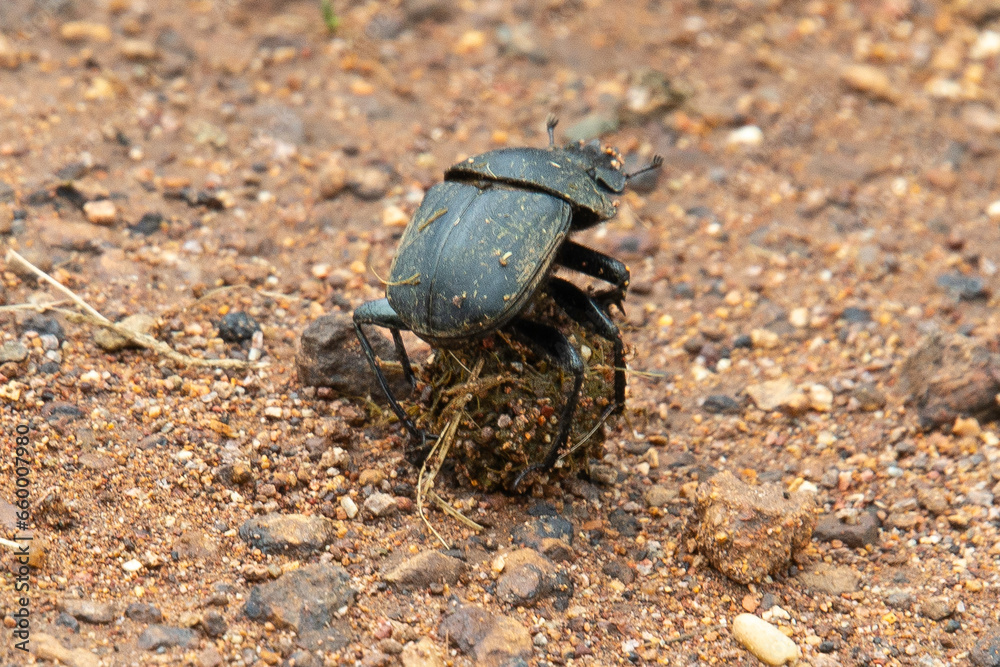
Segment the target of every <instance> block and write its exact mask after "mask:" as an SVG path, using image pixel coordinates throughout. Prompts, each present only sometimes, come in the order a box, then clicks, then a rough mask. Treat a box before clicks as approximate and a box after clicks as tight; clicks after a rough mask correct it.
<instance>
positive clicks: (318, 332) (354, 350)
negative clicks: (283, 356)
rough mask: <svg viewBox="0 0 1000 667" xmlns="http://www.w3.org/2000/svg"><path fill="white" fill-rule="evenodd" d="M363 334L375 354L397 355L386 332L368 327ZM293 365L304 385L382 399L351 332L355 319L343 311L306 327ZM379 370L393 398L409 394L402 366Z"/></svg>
mask: <svg viewBox="0 0 1000 667" xmlns="http://www.w3.org/2000/svg"><path fill="white" fill-rule="evenodd" d="M366 334H367V335H368V339H369V340H370V341H371V344H372V348H373V349H374V350H375V354H376V356H378V357H379V358H380V359H395V358H396V350H395V348H394V346H393V345H392V343H390V342H389V340H388V339H387V338H386V337H385V336H383V335H382V334H380V333H378V332H377V331H376V330H375V329H373V328H368V329H367V331H366ZM295 366H296V368H297V370H298V375H299V382H300V383H301V384H303V385H305V386H307V387H328V388H330V389H332V390H333V391H334V393H335V394H337V395H340V396H349V397H361V396H365V395H370V396H371V397H372V398H373V399H375V400H380V401H384V400H385V397H384V394H383V393H382V389H381V388H380V387H379V386H378V383H377V382H376V380H375V375H374V374H373V373H372V371H371V368H370V367H369V366H368V361H367V360H366V359H365V355H364V353H363V352H362V351H361V345H360V344H359V343H358V339H357V336H355V334H354V321H353V320H352V318H351V316H350V315H347V314H345V313H334V314H331V315H324V316H323V317H319V318H317V319H316V320H315V321H314V322H313V323H312V324H310V325H309V326H308V327H306V330H305V331H303V332H302V340H301V342H300V346H299V352H298V354H297V355H296V356H295ZM382 371H383V372H384V373H385V376H386V379H387V380H388V381H389V387H390V388H391V389H392V392H393V393H394V394H395V395H396V398H399V399H403V398H406V397H407V396H409V395H410V391H411V389H410V384H409V383H408V382H406V381H405V380H404V379H403V372H402V370H401V369H399V368H393V367H383V368H382Z"/></svg>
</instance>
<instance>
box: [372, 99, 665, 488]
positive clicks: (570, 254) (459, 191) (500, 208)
mask: <svg viewBox="0 0 1000 667" xmlns="http://www.w3.org/2000/svg"><path fill="white" fill-rule="evenodd" d="M555 125H556V121H555V119H554V118H550V119H549V121H548V123H547V125H546V129H547V130H548V134H549V147H548V148H501V149H498V150H493V151H489V152H487V153H483V154H482V155H478V156H476V157H471V158H469V159H468V160H465V161H463V162H460V163H458V164H456V165H455V166H453V167H451V168H450V169H448V171H446V172H445V175H444V177H445V180H444V182H443V183H439V184H437V185H435V186H434V187H432V188H431V189H430V190H428V191H427V194H426V196H425V197H424V200H423V202H421V204H420V208H418V209H417V212H416V214H414V216H413V219H412V220H411V221H410V223H409V224H408V225H407V227H406V230H405V231H404V232H403V238H402V239H401V240H400V243H399V249H398V250H397V253H396V258H395V259H394V260H393V263H392V268H391V269H390V272H389V280H388V282H387V283H386V290H385V294H386V298H384V299H379V300H377V301H369V302H367V303H363V304H362V305H361V306H359V307H358V308H357V309H356V310H355V311H354V330H355V332H356V334H357V336H358V340H359V341H360V343H361V348H362V350H364V353H365V356H366V357H367V358H368V363H369V364H371V367H372V370H373V371H374V372H375V376H376V378H377V380H378V383H379V385H380V386H381V387H382V390H383V391H384V392H385V394H386V397H387V398H388V400H389V406H390V407H391V408H392V410H393V411H394V412H395V413H396V415H397V416H398V417H399V420H400V422H402V423H403V425H404V426H405V427H406V429H407V430H408V431H409V432H410V433H411V434H412V435H413V436H414V437H416V438H418V439H420V440H421V441H423V440H424V439H425V438H426V437H427V434H426V433H424V432H423V431H421V430H420V429H418V428H417V427H416V425H415V424H414V423H413V421H412V420H411V419H410V418H409V416H407V414H406V412H404V410H403V408H402V407H401V406H400V405H399V402H398V401H397V400H396V398H395V397H394V396H393V394H392V392H391V391H390V390H389V386H388V384H387V382H386V378H385V376H384V375H383V373H382V369H381V367H380V366H379V364H378V361H377V359H376V358H375V353H374V351H373V350H372V346H371V344H370V343H369V341H368V338H367V337H366V336H365V333H364V331H362V328H361V327H362V325H366V324H373V325H376V326H380V327H385V328H387V329H389V331H390V332H391V333H392V338H393V341H394V343H395V346H396V352H397V354H398V355H399V359H400V362H401V364H402V368H403V375H404V378H405V379H406V380H407V381H408V382H410V383H411V384H414V383H415V379H414V376H413V369H412V368H411V367H410V362H409V359H408V358H407V356H406V349H405V348H404V347H403V340H402V338H401V337H400V334H399V332H400V331H401V330H408V331H412V332H413V333H414V334H416V335H417V336H419V337H420V338H422V339H423V340H425V341H427V342H428V343H430V344H431V345H434V346H437V347H456V346H459V345H463V344H466V343H467V342H469V341H470V340H475V339H478V338H482V337H484V336H486V335H489V334H490V333H493V332H495V331H497V330H498V329H500V328H501V327H508V328H509V329H510V330H512V331H513V333H514V334H516V335H517V336H518V337H519V338H521V339H522V340H524V341H526V342H527V343H529V344H530V345H532V346H533V347H535V348H536V349H538V350H539V351H540V352H541V353H543V354H545V355H546V356H548V357H550V358H551V359H552V360H553V361H554V362H555V363H557V364H558V365H559V366H561V367H562V368H564V369H565V370H566V371H568V372H569V373H571V374H572V375H573V388H572V389H571V390H570V391H569V392H568V393H567V395H566V399H565V404H564V405H563V408H562V411H561V413H560V415H559V431H558V433H557V435H556V437H555V439H554V440H553V441H552V444H551V445H550V447H549V449H548V451H547V452H546V456H545V459H544V461H542V462H541V463H540V464H536V465H535V466H533V467H532V468H529V469H528V470H535V469H543V470H548V469H550V468H551V467H552V466H553V465H554V464H555V462H556V460H557V458H558V455H559V452H560V450H561V449H562V448H563V447H564V446H565V444H566V441H567V439H568V438H569V433H570V425H571V423H572V419H573V414H574V412H575V411H576V404H577V401H578V399H579V396H580V390H581V387H582V385H583V380H584V368H585V367H584V363H583V361H582V360H581V359H580V355H579V354H578V353H577V351H576V350H575V349H574V348H573V346H572V345H571V344H570V342H569V340H568V339H567V338H566V336H565V335H563V334H562V333H561V332H560V331H559V330H558V329H556V328H554V327H552V326H550V325H548V324H543V323H541V322H535V321H531V320H527V319H523V318H522V317H521V315H522V314H523V312H524V311H525V309H526V308H527V307H528V306H529V304H530V303H531V301H532V299H533V297H534V296H535V295H536V293H537V292H538V291H539V289H540V288H541V287H542V286H543V285H544V288H545V291H546V292H547V293H548V294H549V295H550V296H551V297H552V299H553V300H554V301H555V302H556V304H557V305H559V307H561V308H562V309H563V311H565V313H566V314H567V315H568V316H569V317H570V318H572V319H573V320H576V321H578V322H580V323H582V324H584V325H586V326H589V327H591V328H592V329H593V330H594V332H595V333H596V334H597V335H599V336H601V337H602V338H605V339H607V340H609V341H611V343H612V344H613V345H614V364H615V381H614V383H615V386H614V392H615V402H614V403H613V404H612V409H613V411H616V412H619V411H621V410H622V409H623V408H624V405H625V360H624V349H625V348H624V344H623V342H622V338H621V334H620V333H619V331H618V327H617V326H615V324H614V322H612V321H611V317H610V315H609V313H608V307H609V305H610V304H615V305H617V306H618V307H619V309H621V302H622V299H624V297H625V290H626V289H627V288H628V283H629V270H628V267H626V266H625V264H623V263H622V262H620V261H618V260H617V259H614V258H612V257H608V256H607V255H604V254H602V253H600V252H597V251H596V250H591V249H590V248H586V247H584V246H582V245H579V244H577V243H574V242H573V241H570V240H569V239H567V236H568V235H569V234H570V233H571V232H574V231H578V230H581V229H586V228H588V227H592V226H594V225H596V224H598V223H600V222H603V221H604V220H607V219H609V218H611V217H613V216H614V215H615V213H617V206H618V202H617V200H616V198H617V197H618V196H619V195H620V194H621V192H622V191H623V190H624V189H625V184H626V182H627V181H628V179H629V178H631V177H632V176H635V175H636V174H639V173H642V172H644V171H647V170H649V169H655V168H657V167H659V166H660V164H662V162H663V161H662V159H661V158H660V157H659V156H656V157H654V158H653V162H652V163H651V164H650V165H649V166H647V167H645V168H643V169H640V170H639V171H636V172H634V173H632V174H627V173H625V171H624V169H623V161H622V159H621V157H620V156H619V155H618V154H617V153H616V152H615V151H613V150H610V149H607V150H604V149H601V148H600V146H599V145H597V144H596V143H591V144H583V143H582V142H580V143H575V144H570V145H568V146H566V147H565V148H557V147H556V146H555V137H554V130H555ZM554 265H559V266H563V267H566V268H568V269H572V270H574V271H579V272H581V273H584V274H586V275H589V276H592V277H594V278H600V279H601V280H603V281H606V282H608V283H610V284H611V285H612V288H611V289H609V290H607V291H604V292H602V293H600V294H597V295H594V296H591V295H588V294H587V293H586V292H584V291H583V290H581V289H580V288H579V287H577V286H576V285H574V284H573V283H571V282H569V281H567V280H564V279H562V278H557V277H553V276H551V275H550V273H551V271H552V268H553V266H554ZM527 472H528V471H524V472H523V473H522V474H521V475H520V476H519V477H518V478H517V480H516V481H515V483H514V487H515V488H516V487H517V486H518V485H519V484H520V482H521V480H523V478H524V476H525V474H526V473H527Z"/></svg>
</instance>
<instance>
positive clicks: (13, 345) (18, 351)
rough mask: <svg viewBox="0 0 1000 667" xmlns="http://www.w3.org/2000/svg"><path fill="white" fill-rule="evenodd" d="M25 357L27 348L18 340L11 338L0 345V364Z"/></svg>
mask: <svg viewBox="0 0 1000 667" xmlns="http://www.w3.org/2000/svg"><path fill="white" fill-rule="evenodd" d="M27 358H28V348H27V347H25V346H24V343H22V342H20V341H16V340H12V341H7V342H6V343H4V344H3V345H0V364H5V363H7V362H8V361H12V362H14V363H20V362H22V361H24V360H25V359H27Z"/></svg>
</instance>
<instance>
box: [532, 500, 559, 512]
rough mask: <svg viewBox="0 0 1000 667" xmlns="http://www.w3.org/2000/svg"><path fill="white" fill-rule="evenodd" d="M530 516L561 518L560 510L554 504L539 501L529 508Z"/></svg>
mask: <svg viewBox="0 0 1000 667" xmlns="http://www.w3.org/2000/svg"><path fill="white" fill-rule="evenodd" d="M528 516H559V510H557V509H556V506H555V505H553V504H552V503H550V502H548V501H545V500H539V501H537V502H536V503H535V504H534V505H532V506H531V507H529V508H528Z"/></svg>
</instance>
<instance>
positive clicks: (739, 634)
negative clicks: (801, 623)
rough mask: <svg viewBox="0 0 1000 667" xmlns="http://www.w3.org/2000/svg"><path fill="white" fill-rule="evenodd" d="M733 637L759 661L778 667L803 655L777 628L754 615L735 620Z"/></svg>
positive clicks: (738, 617) (740, 616) (745, 615)
mask: <svg viewBox="0 0 1000 667" xmlns="http://www.w3.org/2000/svg"><path fill="white" fill-rule="evenodd" d="M733 636H734V637H736V640H737V641H738V642H739V643H740V644H742V645H743V647H744V648H746V649H747V650H748V651H750V653H752V654H753V655H754V656H756V657H757V659H758V660H760V661H761V662H763V663H764V664H767V665H772V666H774V667H777V666H779V665H784V664H787V663H789V662H794V661H796V660H798V659H799V658H800V657H801V655H802V653H801V651H799V647H798V646H796V645H795V642H793V641H792V640H791V639H789V638H788V637H786V636H785V635H784V634H782V632H781V631H780V630H778V628H777V627H775V626H773V625H771V624H770V623H768V622H767V621H765V620H763V619H761V618H758V617H757V616H754V615H753V614H740V615H739V616H737V617H736V618H735V619H733Z"/></svg>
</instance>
